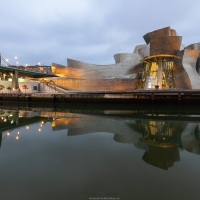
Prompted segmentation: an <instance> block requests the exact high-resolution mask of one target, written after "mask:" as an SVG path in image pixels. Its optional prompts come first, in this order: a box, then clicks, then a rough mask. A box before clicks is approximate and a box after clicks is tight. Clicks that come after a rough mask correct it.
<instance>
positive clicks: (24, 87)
mask: <svg viewBox="0 0 200 200" xmlns="http://www.w3.org/2000/svg"><path fill="white" fill-rule="evenodd" d="M22 87H23V89H24V90H25V94H26V90H27V89H28V87H27V85H23V86H22Z"/></svg>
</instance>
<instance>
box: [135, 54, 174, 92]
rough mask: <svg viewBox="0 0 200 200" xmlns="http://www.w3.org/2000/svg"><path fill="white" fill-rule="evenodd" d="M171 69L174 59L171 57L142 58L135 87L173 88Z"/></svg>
mask: <svg viewBox="0 0 200 200" xmlns="http://www.w3.org/2000/svg"><path fill="white" fill-rule="evenodd" d="M173 70H174V61H173V60H172V59H171V57H170V58H165V57H161V56H158V57H156V56H154V57H153V59H152V57H151V58H149V59H144V62H143V67H142V69H141V72H139V73H138V80H137V89H155V88H160V89H170V88H174V87H175V84H174V77H173Z"/></svg>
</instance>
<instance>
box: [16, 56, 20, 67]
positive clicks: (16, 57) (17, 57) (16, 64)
mask: <svg viewBox="0 0 200 200" xmlns="http://www.w3.org/2000/svg"><path fill="white" fill-rule="evenodd" d="M15 60H16V66H17V68H18V64H19V62H18V57H17V56H15Z"/></svg>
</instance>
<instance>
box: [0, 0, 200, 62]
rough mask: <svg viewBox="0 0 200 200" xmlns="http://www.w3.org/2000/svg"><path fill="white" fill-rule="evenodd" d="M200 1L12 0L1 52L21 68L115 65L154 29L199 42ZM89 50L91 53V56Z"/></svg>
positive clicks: (4, 11) (5, 9)
mask: <svg viewBox="0 0 200 200" xmlns="http://www.w3.org/2000/svg"><path fill="white" fill-rule="evenodd" d="M199 6H200V2H199V1H198V0H193V1H192V2H188V1H180V0H177V1H174V0H169V1H167V2H163V1H159V0H152V1H146V0H140V1H132V0H109V1H108V0H101V1H94V0H43V1H40V0H29V1H25V0H18V1H15V0H7V1H2V2H0V7H1V18H2V19H3V20H1V27H0V35H1V37H0V44H1V53H2V56H4V57H9V58H10V59H11V60H12V58H14V56H15V55H17V56H18V57H19V62H20V63H21V64H25V63H28V62H29V64H32V65H34V64H36V62H37V60H40V62H42V63H44V64H48V65H51V63H52V62H58V63H60V64H66V59H67V58H68V57H69V58H72V59H73V58H74V59H77V60H83V61H85V62H92V63H97V64H105V63H106V62H107V64H109V63H113V62H114V60H113V55H114V54H115V53H118V52H128V53H130V52H132V51H133V49H134V47H135V46H136V45H137V44H143V43H144V40H143V37H142V36H143V35H144V34H146V33H147V32H149V31H153V30H155V29H159V28H163V27H165V26H171V27H172V28H174V29H176V30H177V32H178V33H179V35H181V36H183V42H184V43H186V44H190V43H194V42H198V40H199V29H200V28H199V26H198V21H199V20H198V18H199V17H198V8H199ZM87 52H88V54H87Z"/></svg>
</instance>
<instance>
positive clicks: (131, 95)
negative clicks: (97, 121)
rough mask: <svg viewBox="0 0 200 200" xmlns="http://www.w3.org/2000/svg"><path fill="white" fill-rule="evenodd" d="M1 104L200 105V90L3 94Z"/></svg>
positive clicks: (0, 97) (0, 96)
mask: <svg viewBox="0 0 200 200" xmlns="http://www.w3.org/2000/svg"><path fill="white" fill-rule="evenodd" d="M0 102H15V103H45V104H66V103H73V102H75V103H78V102H82V103H129V104H131V103H132V104H142V103H147V104H149V103H150V104H154V103H195V104H196V103H200V90H175V89H174V90H133V91H122V92H121V91H92V92H91V91H89V92H88V91H84V92H67V93H48V94H46V93H31V94H30V93H27V94H24V93H1V94H0Z"/></svg>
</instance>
